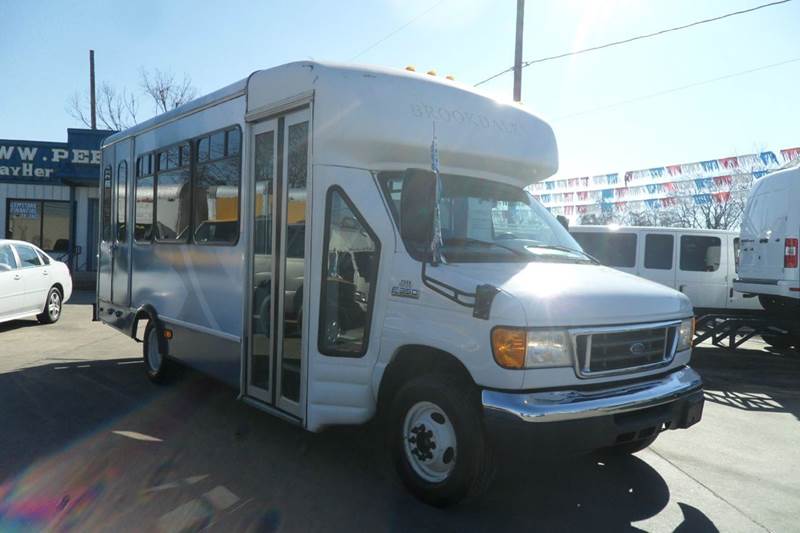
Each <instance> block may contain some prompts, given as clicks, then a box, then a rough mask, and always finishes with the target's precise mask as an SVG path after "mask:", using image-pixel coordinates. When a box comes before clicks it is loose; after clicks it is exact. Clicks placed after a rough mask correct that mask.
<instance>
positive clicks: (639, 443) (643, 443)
mask: <svg viewBox="0 0 800 533" xmlns="http://www.w3.org/2000/svg"><path fill="white" fill-rule="evenodd" d="M656 437H658V435H653V436H652V437H648V438H646V439H642V440H635V441H633V442H626V443H624V444H617V445H616V446H611V447H609V448H603V449H602V450H601V451H600V453H601V455H605V456H609V457H622V456H625V455H633V454H634V453H638V452H640V451H642V450H644V449H645V448H647V447H648V446H650V445H651V444H653V443H654V442H655V441H656Z"/></svg>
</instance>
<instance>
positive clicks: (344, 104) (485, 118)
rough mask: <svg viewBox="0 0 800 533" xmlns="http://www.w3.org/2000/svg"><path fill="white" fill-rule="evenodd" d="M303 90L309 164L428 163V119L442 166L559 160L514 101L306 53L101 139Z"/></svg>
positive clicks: (535, 177) (546, 165) (541, 126)
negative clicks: (309, 109) (310, 110)
mask: <svg viewBox="0 0 800 533" xmlns="http://www.w3.org/2000/svg"><path fill="white" fill-rule="evenodd" d="M303 95H306V96H309V97H310V96H313V99H314V115H313V121H314V126H313V127H314V144H313V147H312V153H313V155H312V157H313V161H314V163H315V164H330V165H344V166H357V167H361V168H370V169H380V170H403V169H406V168H409V167H416V168H430V166H431V142H432V140H433V135H434V128H435V132H436V138H437V145H438V150H439V159H440V164H441V168H442V171H443V172H444V171H447V172H448V173H451V174H460V173H463V174H467V175H474V174H475V173H476V172H478V173H485V174H489V175H493V176H495V177H500V178H501V179H502V178H505V179H507V180H508V181H511V182H513V183H516V184H519V185H528V184H530V183H533V182H535V181H540V180H543V179H545V178H547V177H549V176H551V175H552V174H554V173H555V172H556V170H557V169H558V150H557V147H556V142H555V136H554V134H553V131H552V128H551V127H550V126H549V124H547V123H546V122H545V121H544V120H542V119H541V118H539V117H538V116H536V115H534V114H533V113H531V112H530V111H528V110H527V109H525V108H524V107H522V106H520V105H518V104H515V103H512V102H502V101H499V100H497V99H494V98H492V97H490V96H488V95H486V94H484V93H482V92H480V91H478V90H476V89H474V88H473V87H469V86H466V85H464V84H461V83H458V82H454V81H451V80H447V79H445V78H439V77H434V76H430V75H427V74H421V73H416V72H409V71H405V70H399V69H391V68H382V67H365V66H354V65H342V64H334V63H320V62H314V61H300V62H295V63H288V64H285V65H281V66H278V67H273V68H270V69H266V70H259V71H256V72H253V73H252V74H251V75H250V76H249V77H248V78H246V79H243V80H240V81H238V82H236V83H233V84H231V85H228V86H227V87H224V88H222V89H220V90H218V91H215V92H213V93H210V94H208V95H206V96H203V97H200V98H198V99H196V100H193V101H192V102H189V103H187V104H185V105H183V106H181V107H178V108H177V109H174V110H172V111H169V112H167V113H164V114H162V115H159V116H157V117H154V118H152V119H150V120H147V121H145V122H143V123H141V124H138V125H136V126H134V127H133V128H130V129H128V130H126V131H123V132H120V133H117V134H115V135H113V136H111V137H109V138H108V139H107V141H106V146H108V145H111V144H114V143H116V142H118V141H120V140H122V139H124V138H127V137H130V136H132V135H137V134H139V133H143V132H145V131H148V130H150V129H153V128H156V127H158V126H159V125H160V124H162V123H166V122H172V121H173V120H177V119H178V118H180V117H182V116H184V115H188V114H192V113H195V112H198V111H201V110H203V109H205V108H207V107H211V106H213V105H215V104H217V103H220V102H223V101H227V100H230V99H233V98H238V97H240V96H245V97H246V100H247V111H246V112H247V116H248V117H250V118H251V120H255V118H256V116H260V114H263V113H262V112H264V111H268V110H269V109H271V108H276V107H278V106H280V105H281V104H282V103H286V102H291V101H292V100H293V99H295V100H296V99H298V97H302V96H303Z"/></svg>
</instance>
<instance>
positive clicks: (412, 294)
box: [392, 279, 419, 300]
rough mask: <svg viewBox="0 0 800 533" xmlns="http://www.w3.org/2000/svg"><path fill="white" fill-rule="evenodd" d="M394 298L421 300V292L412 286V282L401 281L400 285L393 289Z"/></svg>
mask: <svg viewBox="0 0 800 533" xmlns="http://www.w3.org/2000/svg"><path fill="white" fill-rule="evenodd" d="M392 296H398V297H400V298H414V299H415V300H417V299H419V290H418V289H415V288H414V287H412V286H411V280H407V279H401V280H400V284H399V285H395V286H394V287H392Z"/></svg>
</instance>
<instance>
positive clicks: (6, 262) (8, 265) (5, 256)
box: [0, 244, 17, 272]
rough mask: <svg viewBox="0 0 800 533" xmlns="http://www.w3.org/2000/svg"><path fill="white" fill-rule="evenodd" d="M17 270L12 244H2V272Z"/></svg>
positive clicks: (0, 250)
mask: <svg viewBox="0 0 800 533" xmlns="http://www.w3.org/2000/svg"><path fill="white" fill-rule="evenodd" d="M16 269H17V258H16V257H14V251H13V250H12V249H11V245H10V244H0V272H7V271H9V270H16Z"/></svg>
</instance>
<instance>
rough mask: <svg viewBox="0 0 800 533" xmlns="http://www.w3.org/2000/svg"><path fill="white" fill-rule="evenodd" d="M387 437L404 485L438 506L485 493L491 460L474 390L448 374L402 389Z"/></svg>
mask: <svg viewBox="0 0 800 533" xmlns="http://www.w3.org/2000/svg"><path fill="white" fill-rule="evenodd" d="M389 416H390V420H389V431H388V434H389V439H390V449H391V453H392V459H393V461H394V464H395V468H396V469H397V472H398V474H399V476H400V478H401V479H402V481H403V483H404V484H405V485H406V487H407V488H408V489H409V490H410V491H411V492H412V493H413V494H414V495H415V496H416V497H417V498H419V499H420V500H422V501H424V502H425V503H428V504H430V505H433V506H436V507H445V506H448V505H452V504H455V503H457V502H459V501H461V500H463V499H465V498H473V497H477V496H479V495H480V494H481V493H483V492H484V491H485V490H486V488H487V487H488V485H489V483H490V482H491V478H492V474H493V471H494V469H493V464H492V463H493V460H492V459H493V457H492V453H491V449H490V446H489V443H488V442H487V438H486V434H485V431H484V429H483V424H482V423H481V417H480V411H479V408H478V405H477V401H476V398H475V395H474V392H473V391H471V390H470V389H469V388H468V387H465V386H463V385H462V384H461V383H460V382H459V381H458V380H455V379H452V378H451V377H450V376H446V375H428V376H421V377H419V378H416V379H414V380H412V381H410V382H408V383H407V384H406V385H404V386H403V387H402V388H401V389H400V390H399V391H398V392H397V395H396V396H395V398H394V401H393V402H392V407H391V411H390V415H389Z"/></svg>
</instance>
